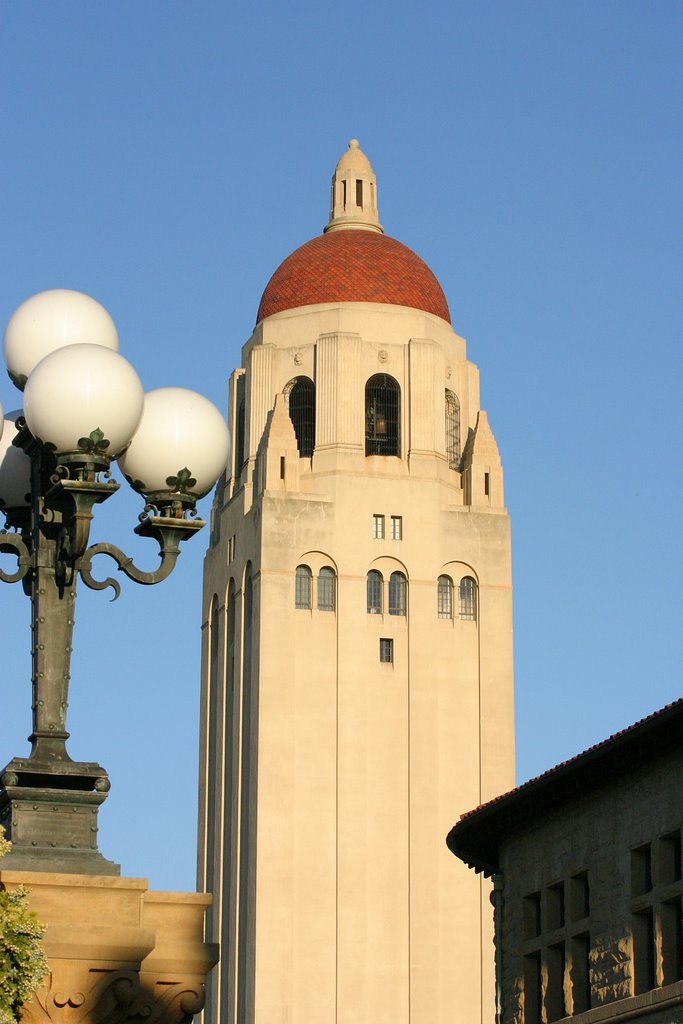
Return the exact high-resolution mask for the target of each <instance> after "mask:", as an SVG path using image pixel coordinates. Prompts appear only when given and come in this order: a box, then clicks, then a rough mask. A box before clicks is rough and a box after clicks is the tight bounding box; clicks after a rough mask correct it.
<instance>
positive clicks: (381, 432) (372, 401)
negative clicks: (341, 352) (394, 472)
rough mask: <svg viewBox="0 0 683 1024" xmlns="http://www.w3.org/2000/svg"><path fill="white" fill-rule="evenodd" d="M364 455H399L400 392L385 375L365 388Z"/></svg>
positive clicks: (381, 375) (376, 375) (379, 376)
mask: <svg viewBox="0 0 683 1024" xmlns="http://www.w3.org/2000/svg"><path fill="white" fill-rule="evenodd" d="M365 454H366V455H400V454H401V389H400V387H399V386H398V381H396V380H394V378H393V377H390V376H389V375H388V374H387V373H376V374H375V375H374V377H371V378H370V380H369V381H368V382H367V384H366V385H365Z"/></svg>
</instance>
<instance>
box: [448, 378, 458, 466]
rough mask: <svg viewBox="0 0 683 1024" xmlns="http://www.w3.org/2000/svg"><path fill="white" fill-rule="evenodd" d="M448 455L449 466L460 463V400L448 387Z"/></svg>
mask: <svg viewBox="0 0 683 1024" xmlns="http://www.w3.org/2000/svg"><path fill="white" fill-rule="evenodd" d="M446 457H447V459H448V468H449V469H457V468H458V466H459V465H460V402H459V401H458V397H457V395H456V394H455V393H454V392H453V391H449V390H448V388H446Z"/></svg>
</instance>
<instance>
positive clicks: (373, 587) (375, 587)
mask: <svg viewBox="0 0 683 1024" xmlns="http://www.w3.org/2000/svg"><path fill="white" fill-rule="evenodd" d="M382 582H383V581H382V573H381V572H378V571H377V570H376V569H371V570H370V572H369V573H368V615H381V614H382Z"/></svg>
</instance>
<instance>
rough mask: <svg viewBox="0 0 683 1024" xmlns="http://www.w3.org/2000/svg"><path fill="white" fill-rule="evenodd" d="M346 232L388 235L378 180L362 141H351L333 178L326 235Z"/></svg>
mask: <svg viewBox="0 0 683 1024" xmlns="http://www.w3.org/2000/svg"><path fill="white" fill-rule="evenodd" d="M346 228H361V229H362V230H364V231H380V232H382V233H383V232H384V228H383V227H382V225H381V224H380V222H379V217H378V214H377V178H376V177H375V174H374V172H373V170H372V167H371V165H370V161H369V160H368V158H367V157H366V155H365V153H364V152H363V151H362V149H361V148H360V147H359V145H358V139H351V140H350V142H349V148H348V149H347V150H346V152H345V153H344V154H343V155H342V157H341V158H340V160H339V163H338V164H337V166H336V168H335V171H334V174H333V175H332V202H331V205H330V220H329V223H328V225H327V227H326V228H325V231H340V230H342V229H346Z"/></svg>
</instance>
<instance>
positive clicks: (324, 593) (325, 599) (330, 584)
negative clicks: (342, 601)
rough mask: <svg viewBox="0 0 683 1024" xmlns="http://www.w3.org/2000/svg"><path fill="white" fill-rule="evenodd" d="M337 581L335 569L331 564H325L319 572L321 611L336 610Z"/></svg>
mask: <svg viewBox="0 0 683 1024" xmlns="http://www.w3.org/2000/svg"><path fill="white" fill-rule="evenodd" d="M335 581H336V576H335V574H334V569H330V567H329V565H325V566H323V568H322V569H321V570H320V572H319V573H318V608H319V609H320V611H321V612H333V611H334V606H335V601H334V596H335V595H334V590H335V586H334V585H335Z"/></svg>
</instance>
